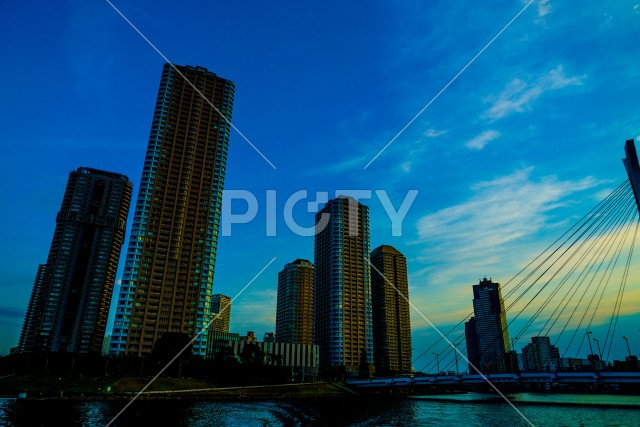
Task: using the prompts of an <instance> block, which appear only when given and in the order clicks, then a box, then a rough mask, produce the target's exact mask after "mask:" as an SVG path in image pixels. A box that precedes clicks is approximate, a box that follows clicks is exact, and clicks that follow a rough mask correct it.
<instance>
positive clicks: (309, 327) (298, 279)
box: [276, 259, 313, 344]
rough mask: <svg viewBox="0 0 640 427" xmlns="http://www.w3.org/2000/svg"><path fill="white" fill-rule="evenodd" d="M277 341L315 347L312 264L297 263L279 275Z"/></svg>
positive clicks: (290, 265)
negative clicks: (313, 345)
mask: <svg viewBox="0 0 640 427" xmlns="http://www.w3.org/2000/svg"><path fill="white" fill-rule="evenodd" d="M276 340H277V342H285V343H291V344H313V264H311V262H309V261H307V260H306V259H297V260H295V261H293V262H291V263H289V264H287V265H285V266H284V269H283V270H282V271H281V272H279V273H278V303H277V308H276Z"/></svg>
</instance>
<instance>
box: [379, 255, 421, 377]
mask: <svg viewBox="0 0 640 427" xmlns="http://www.w3.org/2000/svg"><path fill="white" fill-rule="evenodd" d="M371 266H372V268H371V301H372V320H373V360H374V364H375V367H376V375H395V374H409V373H411V320H410V319H409V280H408V277H407V259H406V258H405V257H404V255H402V253H400V251H398V250H397V249H395V248H394V247H392V246H388V245H382V246H379V247H377V248H375V249H374V250H373V251H372V252H371Z"/></svg>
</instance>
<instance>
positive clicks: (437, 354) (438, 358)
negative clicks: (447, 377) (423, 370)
mask: <svg viewBox="0 0 640 427" xmlns="http://www.w3.org/2000/svg"><path fill="white" fill-rule="evenodd" d="M432 354H435V355H436V365H437V367H438V372H436V375H438V374H440V354H439V353H436V352H435V351H434V352H432Z"/></svg>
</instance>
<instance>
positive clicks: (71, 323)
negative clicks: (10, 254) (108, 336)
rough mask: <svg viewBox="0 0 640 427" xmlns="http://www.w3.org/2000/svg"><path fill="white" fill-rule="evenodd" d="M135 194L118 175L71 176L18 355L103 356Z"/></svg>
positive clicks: (82, 172)
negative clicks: (130, 204) (69, 353)
mask: <svg viewBox="0 0 640 427" xmlns="http://www.w3.org/2000/svg"><path fill="white" fill-rule="evenodd" d="M131 191H132V185H131V182H129V179H128V178H127V177H126V176H124V175H120V174H117V173H112V172H107V171H101V170H97V169H91V168H84V167H83V168H79V169H78V170H76V171H73V172H71V173H70V174H69V180H68V182H67V187H66V189H65V193H64V197H63V199H62V206H61V208H60V211H59V212H58V215H57V217H56V228H55V231H54V234H53V240H52V242H51V247H50V249H49V256H48V258H47V262H46V264H43V265H40V266H39V267H38V273H37V275H36V280H35V282H34V286H33V291H32V293H31V299H30V300H29V307H28V308H27V314H26V316H25V321H24V326H23V328H22V333H21V336H20V343H19V344H18V347H19V350H20V351H22V352H27V353H30V352H39V351H56V352H58V351H61V352H74V353H94V352H95V353H99V352H100V351H101V348H102V342H103V340H104V334H105V330H106V328H107V318H108V317H109V305H110V303H111V295H112V293H113V286H114V283H115V278H116V271H117V269H118V261H119V258H120V249H121V247H122V244H123V243H124V236H125V228H126V224H127V214H128V211H129V203H130V201H131Z"/></svg>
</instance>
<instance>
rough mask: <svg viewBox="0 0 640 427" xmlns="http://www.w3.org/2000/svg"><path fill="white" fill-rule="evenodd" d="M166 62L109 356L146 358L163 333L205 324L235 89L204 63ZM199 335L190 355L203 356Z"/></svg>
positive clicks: (208, 316) (202, 340) (204, 339)
mask: <svg viewBox="0 0 640 427" xmlns="http://www.w3.org/2000/svg"><path fill="white" fill-rule="evenodd" d="M175 68H176V69H177V70H178V71H179V72H178V71H176V69H174V67H172V66H171V65H169V64H165V66H164V68H163V71H162V79H161V81H160V89H159V91H158V98H157V101H156V108H155V113H154V116H153V122H152V125H151V135H150V137H149V144H148V147H147V154H146V157H145V162H144V167H143V170H142V179H141V183H140V190H139V193H138V201H137V204H136V210H135V215H134V220H133V227H132V230H131V236H130V239H129V248H128V252H127V259H126V264H125V269H124V275H123V280H122V286H121V288H120V295H119V299H118V305H117V311H116V317H115V321H114V326H113V333H112V334H111V349H110V350H111V352H112V353H121V352H126V353H133V354H138V355H142V354H149V353H150V352H151V350H152V349H153V345H154V343H155V342H156V340H158V338H160V337H161V336H162V334H163V333H165V332H179V333H185V334H187V335H189V336H191V337H193V336H195V335H196V334H197V333H198V332H199V331H200V330H202V329H204V327H205V326H206V325H207V324H208V323H209V321H210V320H211V299H212V294H213V271H214V264H215V257H216V248H217V243H218V228H219V223H220V208H221V205H222V188H223V183H224V175H225V169H226V163H227V148H228V144H229V132H230V125H229V122H228V121H227V120H231V109H232V104H233V94H234V85H233V83H232V82H231V81H229V80H225V79H223V78H220V77H217V76H216V75H215V74H214V73H211V72H209V71H207V70H206V69H205V68H201V67H191V66H175ZM183 76H184V77H183ZM185 77H186V80H185ZM192 85H193V86H195V88H197V89H198V90H195V89H194V87H193V86H192ZM212 105H214V106H215V108H214V107H212ZM221 114H223V115H224V117H226V119H227V120H225V119H224V118H223V117H221ZM207 335H208V332H206V331H205V332H204V333H203V334H202V335H200V336H199V337H198V338H197V339H196V341H195V342H194V343H193V353H194V354H196V355H202V356H204V355H205V353H206V342H207Z"/></svg>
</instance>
